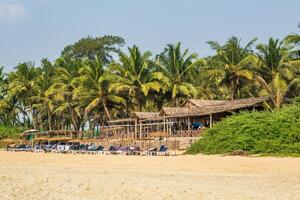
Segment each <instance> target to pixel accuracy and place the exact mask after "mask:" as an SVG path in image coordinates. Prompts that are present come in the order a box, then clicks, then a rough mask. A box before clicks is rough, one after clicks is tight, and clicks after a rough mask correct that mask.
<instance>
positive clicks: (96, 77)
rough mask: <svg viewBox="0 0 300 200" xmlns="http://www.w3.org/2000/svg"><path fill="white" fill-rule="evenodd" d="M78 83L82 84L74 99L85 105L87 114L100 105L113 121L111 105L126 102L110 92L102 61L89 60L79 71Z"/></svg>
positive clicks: (75, 91)
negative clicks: (110, 110)
mask: <svg viewBox="0 0 300 200" xmlns="http://www.w3.org/2000/svg"><path fill="white" fill-rule="evenodd" d="M79 72H80V76H79V78H78V81H79V82H80V83H81V84H80V85H79V87H77V88H75V90H74V98H75V99H79V100H80V101H81V102H83V103H84V104H85V105H87V106H86V107H85V114H86V115H87V114H89V113H90V112H91V111H92V110H93V109H95V108H96V107H98V106H99V105H100V106H101V108H103V110H104V113H105V116H106V119H108V120H111V115H110V112H109V108H108V106H109V104H110V103H123V104H124V102H125V100H124V99H123V98H122V97H119V96H117V95H115V94H113V93H112V92H109V91H108V90H109V84H110V82H109V80H108V78H107V73H106V71H105V68H104V65H103V63H102V61H101V60H99V59H98V58H96V59H95V60H91V61H89V60H87V61H85V64H84V66H83V67H82V68H80V70H79Z"/></svg>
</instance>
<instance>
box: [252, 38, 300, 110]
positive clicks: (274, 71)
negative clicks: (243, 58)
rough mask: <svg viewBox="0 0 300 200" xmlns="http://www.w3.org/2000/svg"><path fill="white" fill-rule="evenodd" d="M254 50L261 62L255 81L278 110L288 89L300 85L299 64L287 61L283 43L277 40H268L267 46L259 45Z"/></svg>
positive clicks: (286, 52)
mask: <svg viewBox="0 0 300 200" xmlns="http://www.w3.org/2000/svg"><path fill="white" fill-rule="evenodd" d="M256 49H257V50H258V56H259V59H260V61H261V62H262V66H261V68H260V70H259V74H258V75H256V79H257V80H258V81H259V83H260V84H261V86H262V87H263V89H264V90H263V92H265V93H267V94H269V95H270V96H271V99H272V102H273V104H274V105H275V107H276V108H280V107H281V105H282V102H283V101H284V97H285V96H286V94H287V93H288V92H289V90H290V88H291V87H293V86H297V85H298V84H299V83H300V76H299V75H300V62H299V61H297V60H289V56H288V51H287V49H286V48H285V47H284V46H283V41H279V40H278V39H277V40H275V39H273V38H270V39H269V42H268V44H259V45H257V47H256Z"/></svg>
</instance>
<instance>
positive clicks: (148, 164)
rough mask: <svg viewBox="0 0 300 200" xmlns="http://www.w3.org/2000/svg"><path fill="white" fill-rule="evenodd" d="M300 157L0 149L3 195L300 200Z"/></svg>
mask: <svg viewBox="0 0 300 200" xmlns="http://www.w3.org/2000/svg"><path fill="white" fill-rule="evenodd" d="M299 166H300V158H273V157H230V156H224V157H223V156H203V155H197V156H177V157H172V156H170V157H138V156H134V157H131V156H104V155H102V156H101V155H63V154H44V153H14V152H0V188H1V189H0V199H1V200H15V199H16V200H17V199H22V200H29V199H35V200H39V199H47V200H50V199H55V200H59V199H64V200H76V199H78V200H79V199H82V200H90V199H91V200H92V199H239V200H240V199H264V200H265V199H281V200H282V199H295V200H296V199H300V167H299Z"/></svg>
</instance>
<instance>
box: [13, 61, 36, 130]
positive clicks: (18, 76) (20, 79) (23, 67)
mask: <svg viewBox="0 0 300 200" xmlns="http://www.w3.org/2000/svg"><path fill="white" fill-rule="evenodd" d="M37 75H38V73H37V70H36V69H35V67H34V64H33V63H32V62H27V63H21V64H19V65H18V66H17V67H16V71H15V72H12V73H11V74H10V75H9V77H8V79H9V95H10V96H15V97H17V99H19V101H22V102H23V104H24V105H25V106H28V107H29V110H30V113H31V115H32V122H33V126H34V128H35V129H37V128H38V123H37V110H36V109H34V108H33V104H34V102H33V100H32V99H31V95H33V94H35V92H36V84H35V79H36V77H37Z"/></svg>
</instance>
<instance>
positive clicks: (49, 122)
mask: <svg viewBox="0 0 300 200" xmlns="http://www.w3.org/2000/svg"><path fill="white" fill-rule="evenodd" d="M48 128H49V130H50V131H51V130H52V116H51V112H50V109H49V108H48Z"/></svg>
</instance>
